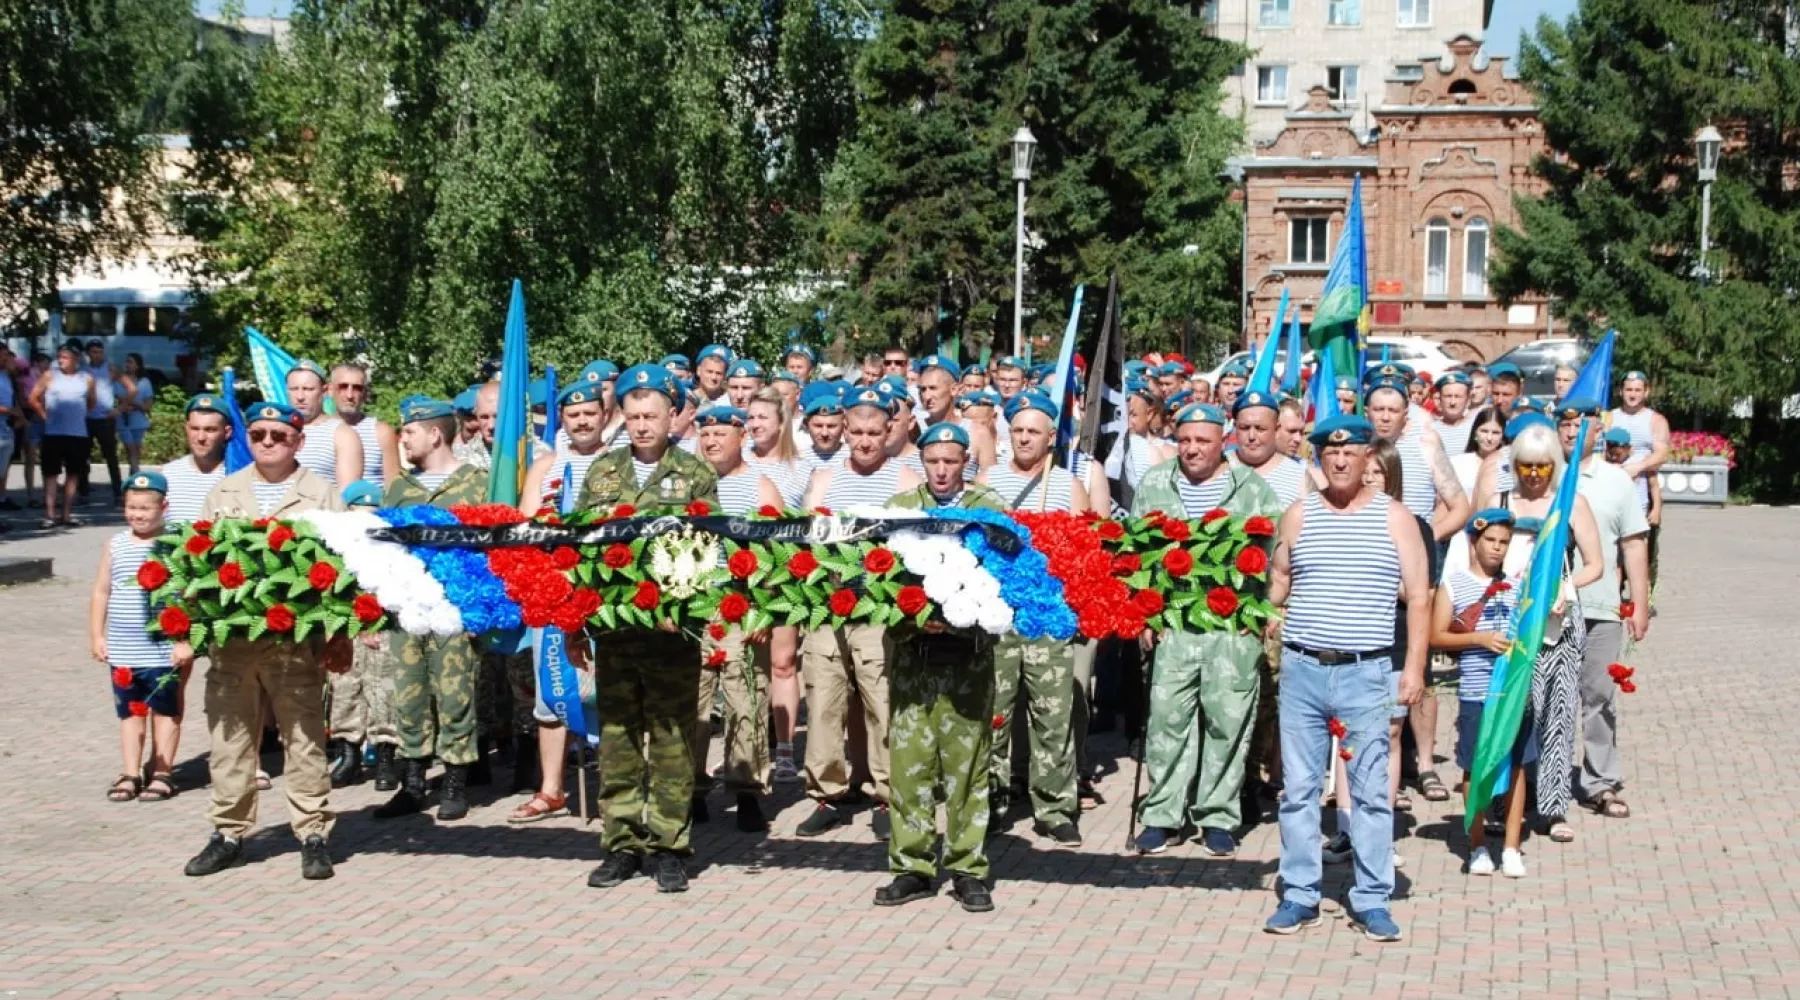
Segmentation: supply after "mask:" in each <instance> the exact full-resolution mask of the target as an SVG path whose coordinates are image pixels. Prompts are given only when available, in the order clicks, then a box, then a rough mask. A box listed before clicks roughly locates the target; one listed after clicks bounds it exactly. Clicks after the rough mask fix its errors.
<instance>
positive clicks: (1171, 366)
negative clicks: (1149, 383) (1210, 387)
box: [1156, 361, 1192, 399]
mask: <svg viewBox="0 0 1800 1000" xmlns="http://www.w3.org/2000/svg"><path fill="white" fill-rule="evenodd" d="M1191 370H1192V366H1191V365H1189V364H1187V363H1186V362H1184V361H1164V362H1163V363H1162V364H1160V365H1158V366H1157V368H1156V384H1157V385H1159V386H1161V387H1162V394H1163V398H1165V399H1167V398H1168V397H1170V396H1173V395H1174V394H1175V393H1176V392H1178V391H1180V390H1181V389H1182V388H1183V383H1185V382H1186V381H1187V377H1188V372H1189V371H1191Z"/></svg>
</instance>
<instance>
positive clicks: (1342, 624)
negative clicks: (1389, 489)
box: [1281, 493, 1400, 653]
mask: <svg viewBox="0 0 1800 1000" xmlns="http://www.w3.org/2000/svg"><path fill="white" fill-rule="evenodd" d="M1390 503H1392V500H1391V499H1390V498H1389V497H1388V495H1387V494H1386V493H1378V494H1376V495H1375V496H1373V497H1371V498H1370V499H1369V502H1368V503H1366V504H1364V505H1363V508H1362V509H1361V510H1359V511H1356V512H1355V513H1350V514H1340V513H1337V512H1335V511H1333V510H1332V509H1331V508H1330V507H1328V506H1326V505H1325V500H1324V497H1323V495H1322V494H1318V493H1312V494H1308V495H1307V497H1306V500H1305V504H1306V506H1305V507H1304V508H1303V509H1304V511H1305V520H1304V522H1303V523H1302V524H1301V527H1300V537H1299V538H1298V539H1296V540H1295V541H1294V550H1293V556H1292V560H1293V590H1292V591H1291V592H1290V593H1289V595H1288V607H1287V618H1286V620H1285V622H1284V624H1283V625H1282V627H1281V634H1282V639H1283V640H1284V641H1286V642H1291V643H1295V644H1297V645H1301V646H1307V647H1310V648H1313V649H1335V650H1340V651H1343V652H1350V653H1365V652H1369V651H1371V650H1377V649H1388V648H1391V647H1392V646H1393V644H1394V609H1395V600H1396V598H1397V597H1398V595H1399V593H1400V550H1399V549H1398V548H1396V547H1395V545H1394V539H1393V536H1392V535H1391V534H1389V532H1388V505H1389V504H1390Z"/></svg>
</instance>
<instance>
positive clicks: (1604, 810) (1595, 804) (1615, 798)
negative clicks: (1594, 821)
mask: <svg viewBox="0 0 1800 1000" xmlns="http://www.w3.org/2000/svg"><path fill="white" fill-rule="evenodd" d="M1585 805H1586V806H1587V807H1588V808H1589V809H1592V810H1593V811H1594V812H1595V814H1597V815H1600V816H1605V817H1606V818H1607V819H1629V818H1630V817H1631V806H1630V805H1628V804H1627V803H1626V802H1625V800H1624V799H1622V798H1619V793H1618V792H1601V793H1600V796H1599V798H1594V799H1589V800H1588V801H1587V802H1586V803H1585Z"/></svg>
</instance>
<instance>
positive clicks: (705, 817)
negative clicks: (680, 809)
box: [692, 791, 712, 823]
mask: <svg viewBox="0 0 1800 1000" xmlns="http://www.w3.org/2000/svg"><path fill="white" fill-rule="evenodd" d="M692 815H693V820H694V822H696V823H710V822H712V813H710V812H708V811H707V809H706V793H705V792H699V791H697V792H695V793H694V798H693V812H692Z"/></svg>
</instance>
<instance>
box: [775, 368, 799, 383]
mask: <svg viewBox="0 0 1800 1000" xmlns="http://www.w3.org/2000/svg"><path fill="white" fill-rule="evenodd" d="M769 382H770V383H771V384H772V383H775V382H792V383H794V384H795V385H799V384H800V376H798V375H795V374H794V373H793V372H791V371H788V370H787V369H786V368H777V369H775V374H773V375H770V376H769Z"/></svg>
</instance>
